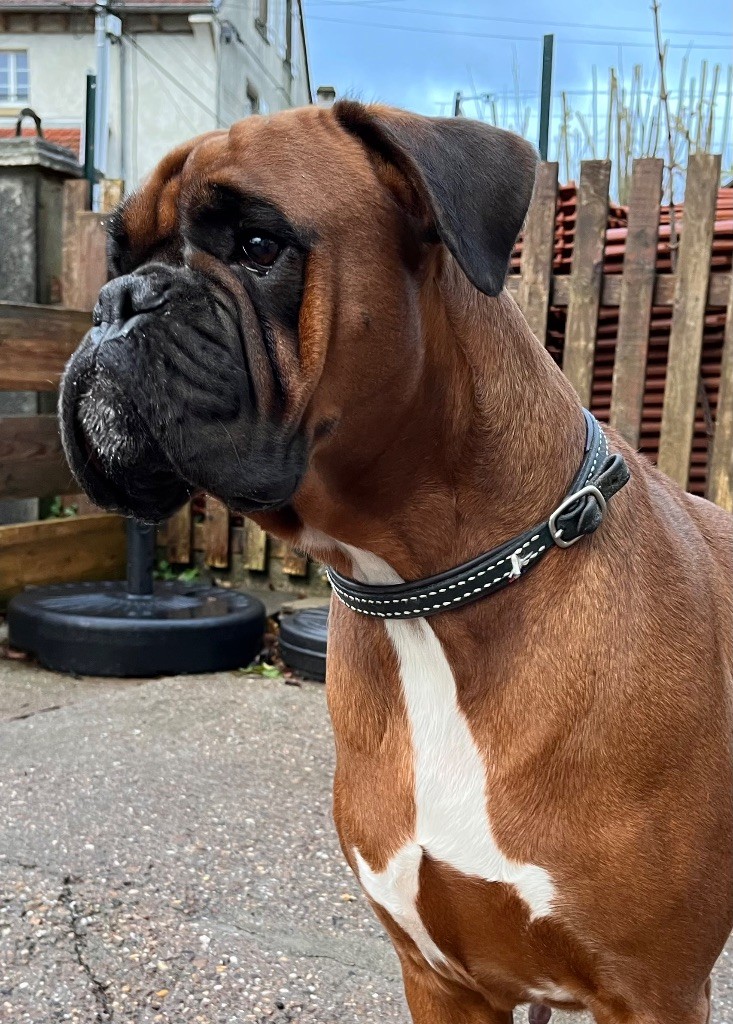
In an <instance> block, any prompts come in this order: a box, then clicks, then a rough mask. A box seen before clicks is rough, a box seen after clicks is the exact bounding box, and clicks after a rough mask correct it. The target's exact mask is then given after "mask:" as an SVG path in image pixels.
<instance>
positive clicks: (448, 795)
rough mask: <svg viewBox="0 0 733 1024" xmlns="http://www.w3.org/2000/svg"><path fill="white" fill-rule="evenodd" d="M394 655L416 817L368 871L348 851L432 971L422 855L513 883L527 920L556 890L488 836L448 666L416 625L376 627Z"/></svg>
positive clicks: (424, 627)
mask: <svg viewBox="0 0 733 1024" xmlns="http://www.w3.org/2000/svg"><path fill="white" fill-rule="evenodd" d="M384 628H385V629H386V630H387V634H388V637H389V640H390V642H391V644H392V646H393V648H394V651H395V654H396V656H397V663H398V667H399V673H400V685H401V689H402V694H403V698H404V704H405V708H406V711H407V718H408V724H409V730H410V743H411V756H412V768H413V777H414V794H413V796H414V806H415V820H414V827H413V831H412V835H411V836H410V837H409V839H408V840H407V841H406V842H404V843H403V844H402V846H401V847H400V848H399V849H398V850H397V851H396V852H395V853H394V854H393V855H392V856H391V858H390V860H389V862H388V864H387V866H386V868H384V870H381V871H375V870H373V868H372V867H371V866H370V864H369V863H368V862H367V861H366V860H365V858H364V856H363V855H362V853H361V851H360V850H359V849H358V847H357V848H355V850H354V857H355V860H356V864H357V868H358V874H359V880H360V882H361V884H362V886H363V888H364V889H365V891H366V892H367V893H368V894H369V896H371V898H372V899H373V900H374V901H375V902H376V903H378V904H380V905H381V906H382V907H383V908H384V909H385V910H386V911H387V912H388V913H389V914H390V915H391V916H392V918H393V919H394V920H395V921H396V922H397V923H398V924H399V925H400V926H401V927H402V928H403V930H404V931H405V932H407V934H408V935H410V937H411V938H412V939H413V941H414V942H415V943H416V945H417V946H418V948H419V949H420V950H421V952H422V954H423V955H424V956H425V958H426V959H427V960H428V961H429V962H430V963H432V964H433V965H434V966H436V967H439V966H441V965H442V964H444V963H445V957H444V955H443V953H442V952H441V950H440V949H439V947H438V945H437V944H436V942H435V941H434V940H433V938H432V937H431V936H430V934H429V932H428V930H427V928H426V927H425V925H424V923H423V922H422V920H421V918H420V915H419V913H418V909H417V901H418V896H419V891H420V868H421V864H422V860H423V857H424V856H426V855H427V856H429V857H430V858H431V859H432V860H434V861H436V862H438V863H440V864H444V865H447V866H449V867H451V868H453V869H454V870H456V871H458V872H461V873H462V874H463V875H466V876H469V877H474V878H479V879H482V880H484V881H487V882H497V883H506V884H509V885H511V886H513V887H514V889H515V891H516V893H517V894H518V895H519V896H520V897H521V898H522V900H523V901H524V902H525V904H526V906H527V909H528V912H529V916H530V918H538V917H543V916H545V915H547V914H549V913H550V909H551V906H552V901H553V898H554V886H553V883H552V879H551V878H550V876H549V875H548V873H547V872H546V871H545V870H544V869H543V868H541V867H539V866H536V865H533V864H524V863H519V862H517V861H513V860H510V859H509V858H507V857H506V856H505V855H504V854H503V853H502V852H501V850H500V849H499V847H498V845H497V842H496V840H495V837H494V834H493V831H492V826H491V820H490V811H491V793H490V791H488V788H487V771H486V765H487V758H489V757H490V756H491V752H490V751H481V750H479V747H478V746H477V744H476V741H475V740H474V737H473V735H472V732H471V728H470V724H469V722H468V721H467V719H466V717H465V715H464V714H463V712H462V711H461V709H460V707H459V704H458V699H457V691H456V684H455V680H454V677H453V673H452V671H451V668H450V665H449V663H448V660H447V658H446V656H445V654H444V652H443V649H442V647H441V644H440V642H439V641H438V639H437V637H436V635H435V633H434V632H433V630H432V629H431V627H430V626H429V625H428V624H427V623H426V622H425V621H424V620H414V621H408V622H399V621H394V620H387V621H385V623H384Z"/></svg>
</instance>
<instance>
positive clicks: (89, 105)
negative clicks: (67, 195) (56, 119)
mask: <svg viewBox="0 0 733 1024" xmlns="http://www.w3.org/2000/svg"><path fill="white" fill-rule="evenodd" d="M96 95H97V76H96V75H92V74H91V73H88V74H87V99H86V110H85V112H84V117H85V121H84V177H85V178H86V179H87V181H88V182H89V189H90V192H91V189H92V188H93V187H94V182H95V181H96V173H95V170H94V119H95V118H94V111H95V106H96Z"/></svg>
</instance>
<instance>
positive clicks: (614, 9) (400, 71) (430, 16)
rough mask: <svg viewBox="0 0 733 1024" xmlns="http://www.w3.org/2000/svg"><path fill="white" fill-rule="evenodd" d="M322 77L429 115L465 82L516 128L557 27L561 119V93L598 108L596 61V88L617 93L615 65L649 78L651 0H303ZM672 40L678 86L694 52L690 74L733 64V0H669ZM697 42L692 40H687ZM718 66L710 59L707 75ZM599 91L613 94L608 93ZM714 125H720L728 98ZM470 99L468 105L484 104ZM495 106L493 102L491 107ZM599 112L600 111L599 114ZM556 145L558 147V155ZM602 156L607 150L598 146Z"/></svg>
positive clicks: (672, 77) (470, 108)
mask: <svg viewBox="0 0 733 1024" xmlns="http://www.w3.org/2000/svg"><path fill="white" fill-rule="evenodd" d="M303 3H304V8H305V14H306V24H307V31H308V41H309V50H310V61H311V77H312V82H313V86H314V88H315V87H316V86H318V85H322V84H329V85H333V86H335V88H336V90H337V92H338V93H339V95H343V94H344V93H348V94H351V95H355V96H357V97H358V98H361V99H364V100H380V101H382V102H386V103H391V104H395V105H397V106H403V107H407V108H410V109H412V110H416V111H419V112H421V113H425V114H440V113H449V112H450V105H451V101H452V97H453V95H454V93H455V91H456V90H460V91H461V92H462V93H463V94H464V95H465V96H472V95H475V94H477V93H491V94H492V95H493V96H494V99H495V103H496V104H497V105H498V108H499V109H500V113H501V117H502V118H503V121H502V122H500V123H506V126H507V127H515V125H514V124H513V123H511V122H516V121H517V120H518V119H519V118H523V117H526V113H525V108H529V109H530V118H531V123H530V128H529V130H528V131H527V134H528V135H530V136H531V135H532V134H534V133H535V132H536V110H537V106H538V102H539V91H540V70H541V51H542V42H541V38H542V35H543V33H545V32H553V33H554V34H555V62H554V82H553V96H554V100H553V117H554V130H555V133H556V132H557V128H558V127H559V120H560V116H561V109H560V108H561V103H560V92H561V90H565V91H566V92H567V93H568V101H569V103H570V104H571V105H572V107H573V109H574V110H578V111H580V112H581V113H585V114H586V116H589V115H590V113H591V100H590V97H589V95H588V94H589V92H590V91H591V88H592V82H593V66H594V65H595V67H596V69H597V70H596V74H597V80H598V90H599V92H600V93H601V94H605V93H606V92H607V82H608V69H609V67H611V66H613V67H616V68H619V67H620V68H621V69H622V70H623V74H624V80H625V82H626V84H627V86H629V85H630V81H631V76H632V68H633V65H634V64H637V63H638V64H641V65H642V66H643V68H644V75H645V78H646V81H647V85H649V86H651V85H652V84H653V83H651V80H650V76H651V74H652V72H653V71H654V68H655V63H656V57H655V50H654V35H653V21H652V14H651V10H650V2H649V0H609V2H599V0H514V2H513V3H499V2H498V0H484V2H479V0H473V2H471V0H303ZM661 17H662V25H663V31H664V35H665V37H666V38H667V39H668V40H669V43H670V44H671V46H670V50H669V56H670V65H669V86H670V88H671V89H675V88H676V86H677V83H678V81H679V76H680V69H681V64H682V61H683V59H684V57H685V54H686V53H687V54H688V62H689V63H688V68H689V70H688V81H689V78H693V77H694V78H695V79H697V80H698V81H699V76H700V66H701V61H703V60H706V59H707V60H708V61H709V62H710V63H711V65H712V64H715V63H716V62H717V63H721V64H722V65H723V68H722V80H723V81H724V80H725V76H726V74H727V70H728V65H729V64H730V63H731V59H732V55H731V47H732V46H733V24H732V20H733V19H732V17H731V6H730V0H662V3H661ZM688 47H689V50H688V49H687V48H688ZM711 72H712V67H711V69H710V71H709V74H710V73H711ZM599 102H600V103H603V102H605V98H604V96H603V95H601V96H600V97H599ZM719 108H720V109H719V110H718V124H717V128H716V131H717V132H718V133H720V132H721V130H722V112H723V108H722V103H721V104H719ZM480 109H481V108H480V106H479V107H477V105H476V102H475V101H473V100H466V101H465V103H464V112H465V113H466V114H468V115H469V116H476V114H477V112H479V111H480ZM483 110H484V112H485V110H486V106H485V105H484V106H483ZM599 120H602V116H601V115H599ZM550 155H551V156H552V155H553V154H552V152H551V154H550ZM598 155H603V154H598Z"/></svg>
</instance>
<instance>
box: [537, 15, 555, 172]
mask: <svg viewBox="0 0 733 1024" xmlns="http://www.w3.org/2000/svg"><path fill="white" fill-rule="evenodd" d="M554 46H555V37H554V36H553V35H549V36H544V38H543V40H542V89H541V92H540V157H541V158H542V159H543V160H547V153H548V148H549V141H550V105H551V103H552V53H553V49H554Z"/></svg>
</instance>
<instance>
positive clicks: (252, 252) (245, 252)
mask: <svg viewBox="0 0 733 1024" xmlns="http://www.w3.org/2000/svg"><path fill="white" fill-rule="evenodd" d="M281 252H282V246H281V245H280V243H279V242H277V241H275V239H274V238H268V236H267V235H252V237H251V238H247V239H245V241H244V242H243V243H242V262H243V263H245V264H249V265H250V266H251V267H253V268H254V269H255V270H269V269H270V267H271V266H272V265H273V263H274V262H275V260H276V259H277V258H278V256H279V255H280V253H281Z"/></svg>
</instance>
